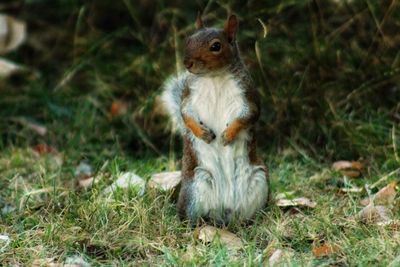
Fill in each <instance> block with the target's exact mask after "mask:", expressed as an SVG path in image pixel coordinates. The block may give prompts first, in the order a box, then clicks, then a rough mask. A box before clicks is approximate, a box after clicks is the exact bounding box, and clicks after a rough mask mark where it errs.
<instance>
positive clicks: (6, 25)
mask: <svg viewBox="0 0 400 267" xmlns="http://www.w3.org/2000/svg"><path fill="white" fill-rule="evenodd" d="M25 39H26V24H25V22H22V21H20V20H18V19H15V18H13V17H11V16H7V15H4V14H0V54H5V53H8V52H10V51H13V50H15V49H16V48H18V46H20V45H21V44H22V43H23V42H24V41H25Z"/></svg>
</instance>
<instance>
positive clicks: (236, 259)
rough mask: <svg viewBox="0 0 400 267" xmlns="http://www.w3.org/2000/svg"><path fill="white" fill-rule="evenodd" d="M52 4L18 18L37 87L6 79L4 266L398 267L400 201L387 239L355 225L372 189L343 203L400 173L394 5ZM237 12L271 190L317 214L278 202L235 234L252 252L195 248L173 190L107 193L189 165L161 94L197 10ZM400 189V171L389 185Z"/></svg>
mask: <svg viewBox="0 0 400 267" xmlns="http://www.w3.org/2000/svg"><path fill="white" fill-rule="evenodd" d="M16 2H20V3H22V2H24V1H22V0H21V1H16ZM49 2H50V1H46V0H42V1H26V3H25V6H23V7H21V8H20V10H16V9H18V7H12V8H10V11H9V12H14V13H16V14H18V15H19V16H20V17H21V18H22V19H25V20H26V21H27V22H28V25H29V36H30V39H29V41H28V42H27V43H26V44H25V45H24V46H23V47H22V48H21V49H20V50H18V51H16V52H13V53H11V54H9V55H7V58H10V59H12V60H15V61H17V62H20V63H23V64H25V65H27V66H29V67H30V68H32V69H33V70H35V71H36V72H37V73H38V74H39V76H35V75H32V76H27V77H26V76H24V77H13V78H12V79H9V80H6V81H0V188H1V190H0V208H3V207H6V206H11V207H14V208H15V211H12V212H10V213H8V214H2V213H0V234H7V235H8V236H9V237H10V238H11V244H10V245H9V246H8V247H7V248H6V249H5V250H4V252H1V253H0V265H5V266H12V265H22V266H30V265H32V264H33V263H37V264H39V265H43V266H45V261H46V259H52V261H53V262H59V263H63V262H65V260H66V259H67V258H69V257H71V256H73V255H80V256H81V257H82V258H84V259H85V260H86V261H87V262H89V263H91V264H93V265H94V266H97V265H109V266H110V265H113V266H115V265H118V266H119V265H163V266H165V265H190V266H195V265H214V266H228V265H229V266H231V265H233V266H243V265H246V266H261V265H263V262H265V261H266V260H267V259H268V257H269V256H270V254H271V252H272V251H273V250H274V249H277V248H280V249H282V250H284V251H286V252H287V255H288V256H287V257H286V258H285V262H286V264H287V265H288V266H331V265H340V266H399V265H400V254H399V251H400V231H399V226H398V220H399V215H400V213H399V200H398V199H397V200H396V202H395V204H394V206H393V207H392V208H391V210H392V212H393V218H394V219H395V220H397V225H392V226H376V225H371V224H364V223H361V222H359V221H358V220H357V219H356V218H355V215H356V214H357V213H358V212H359V211H360V210H361V209H362V206H361V205H360V203H359V201H360V200H361V199H363V198H364V197H366V196H367V194H366V193H365V192H362V193H341V192H340V188H343V187H345V186H350V184H351V185H353V186H358V187H363V186H364V185H365V184H370V185H371V184H373V183H374V182H375V181H377V180H379V179H380V178H381V177H383V176H384V175H386V174H388V173H390V172H392V171H393V170H396V169H398V168H400V160H399V155H400V149H399V148H400V140H399V136H400V132H399V118H400V115H399V110H400V109H399V103H400V95H399V88H400V82H399V81H400V79H399V77H400V76H399V73H400V65H399V64H400V60H399V58H400V56H399V55H400V54H399V51H398V47H399V46H400V39H399V38H398V31H397V29H398V27H399V18H400V8H399V7H398V5H392V4H390V3H385V4H378V3H375V1H352V2H350V1H347V2H346V3H345V4H335V3H334V2H333V1H329V2H328V1H326V2H322V1H300V0H299V1H268V3H263V1H234V0H232V1H198V2H191V3H190V4H187V3H186V2H185V3H186V4H185V5H184V4H182V3H183V2H182V1H179V0H174V1H157V3H156V4H153V5H146V2H147V1H139V2H140V3H138V1H128V0H127V1H79V0H74V1H57V2H56V1H51V2H52V3H51V4H49ZM229 8H230V9H232V10H233V11H236V13H237V14H238V16H239V18H240V33H239V40H240V44H241V47H242V51H243V57H244V59H245V61H246V64H247V65H248V66H249V68H250V70H251V72H252V75H253V77H254V79H255V82H256V84H257V88H258V90H259V92H260V94H261V95H262V99H261V100H262V103H263V113H262V117H261V121H260V123H259V126H260V127H259V132H258V137H259V138H258V139H259V143H260V148H259V151H260V154H261V155H262V156H263V158H264V159H265V161H266V163H267V164H268V166H269V168H270V173H271V183H272V189H273V192H274V194H277V193H282V192H291V191H294V193H293V195H294V196H295V197H303V196H304V197H308V198H310V199H312V200H314V201H315V202H316V203H317V207H316V208H315V209H299V210H293V209H291V210H285V209H281V208H278V207H276V206H274V205H271V206H270V207H268V208H267V209H265V210H264V211H262V212H260V213H259V214H258V215H257V217H256V218H255V222H254V224H252V225H232V226H230V228H229V230H230V231H232V232H234V233H236V234H237V235H238V236H239V237H240V238H241V239H242V240H243V242H244V249H243V250H241V251H239V252H238V253H237V254H232V253H231V252H230V251H229V249H228V248H227V247H225V246H224V245H222V244H220V243H219V242H218V241H216V242H213V243H212V244H203V243H202V242H201V241H199V240H197V239H196V238H195V233H194V231H193V229H192V228H190V227H188V225H187V224H186V223H185V222H182V221H180V220H179V219H178V217H177V213H176V210H175V205H174V197H173V194H172V192H161V191H158V190H155V189H151V188H148V189H146V193H145V194H144V196H139V195H138V194H137V192H136V191H135V190H134V189H129V190H119V191H118V192H116V193H115V194H114V195H113V196H112V197H109V196H107V195H104V194H102V191H103V190H104V189H105V188H106V187H107V186H108V185H110V184H111V183H112V182H113V181H114V180H115V179H116V178H117V177H118V175H119V174H120V173H121V172H125V171H133V172H135V173H137V174H138V175H140V176H141V177H143V178H144V179H149V177H150V176H151V174H153V173H156V172H160V171H165V170H175V169H179V168H180V162H179V157H180V153H181V152H180V148H181V144H180V139H179V138H178V137H176V136H171V134H170V130H169V125H168V123H167V120H166V118H165V116H164V115H163V113H162V112H161V111H160V109H159V103H158V102H157V101H158V100H157V96H158V95H159V93H160V87H161V84H162V82H163V81H164V79H165V78H166V77H168V76H169V75H170V74H171V73H174V72H175V71H176V68H177V65H179V64H176V63H175V61H177V62H178V63H179V62H180V60H181V57H182V55H181V52H180V51H182V46H183V44H184V42H183V39H184V37H185V35H187V34H190V32H192V30H193V24H192V22H193V18H194V17H195V15H196V13H197V10H204V9H206V11H207V12H206V13H207V14H206V21H207V23H208V24H209V25H210V24H215V25H222V23H223V18H225V17H226V9H229ZM6 11H7V10H6ZM17 11H18V12H17ZM39 11H40V14H42V15H41V16H40V17H38V15H37V14H39ZM7 12H8V11H7ZM60 18H65V19H60ZM258 19H260V20H261V21H262V22H263V23H264V24H265V25H266V27H267V29H268V34H267V37H266V38H264V37H263V33H264V32H263V27H262V25H261V23H260V21H259V20H258ZM256 42H257V46H258V50H256V49H255V43H256ZM38 44H40V45H38ZM172 63H173V64H172ZM114 101H122V102H124V103H126V104H127V112H126V113H125V114H122V115H121V116H117V117H114V118H113V117H111V116H110V107H111V104H112V103H113V102H114ZM24 120H25V121H29V122H33V123H36V124H39V125H42V126H45V127H46V128H47V134H46V135H44V136H41V135H38V134H37V133H36V132H35V131H32V130H31V129H30V128H29V127H27V124H26V123H23V122H21V121H24ZM37 144H48V145H50V146H52V147H54V148H56V149H57V150H58V151H59V152H60V154H61V155H62V163H61V164H60V161H57V159H56V158H55V157H54V155H52V154H49V155H43V156H40V157H38V156H37V155H35V154H34V153H33V152H32V148H33V147H34V146H35V145H37ZM341 159H346V160H360V161H362V162H363V163H364V164H365V166H366V168H365V170H363V176H362V177H361V178H356V179H345V178H344V177H342V176H341V175H340V174H338V173H335V172H333V171H331V164H332V163H333V162H334V161H336V160H341ZM82 161H86V162H88V163H89V164H90V165H91V166H92V167H93V170H94V172H95V174H96V177H98V181H99V182H98V183H96V184H95V185H94V186H93V187H92V188H90V189H88V190H81V189H79V188H78V187H77V182H78V178H77V177H75V175H74V171H75V169H76V167H77V166H78V165H79V163H80V162H82ZM398 179H399V174H398V173H397V174H395V175H393V176H390V177H389V178H388V179H387V181H384V182H383V183H381V184H380V185H379V186H378V187H379V188H381V187H383V186H384V185H385V184H387V183H389V182H391V181H398ZM375 190H377V189H375ZM374 192H375V191H374ZM374 192H372V193H374ZM0 242H1V241H0ZM324 243H329V244H335V245H336V246H338V247H339V250H338V251H337V252H336V253H333V254H331V255H329V256H327V257H321V258H317V257H315V256H314V254H313V252H312V249H313V248H314V247H316V246H319V245H322V244H324ZM1 247H2V243H0V248H1ZM193 248H195V249H196V252H195V253H194V255H192V258H190V257H189V256H188V255H190V254H193V253H189V252H187V251H191V250H193Z"/></svg>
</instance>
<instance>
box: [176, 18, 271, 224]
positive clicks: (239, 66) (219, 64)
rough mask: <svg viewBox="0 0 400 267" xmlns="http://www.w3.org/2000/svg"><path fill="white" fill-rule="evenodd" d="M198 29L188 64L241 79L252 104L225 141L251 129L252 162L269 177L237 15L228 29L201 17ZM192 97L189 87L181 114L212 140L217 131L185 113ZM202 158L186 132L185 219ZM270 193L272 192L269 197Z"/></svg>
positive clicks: (197, 134)
mask: <svg viewBox="0 0 400 267" xmlns="http://www.w3.org/2000/svg"><path fill="white" fill-rule="evenodd" d="M196 28H197V31H196V33H195V34H193V35H192V36H190V37H189V38H188V39H187V42H186V51H185V52H186V54H185V59H184V64H185V66H186V67H187V69H188V70H189V71H190V72H191V73H193V74H195V75H197V74H198V75H201V74H205V73H212V72H215V73H216V74H215V75H218V71H219V70H228V71H230V72H231V73H232V75H233V76H234V77H235V78H236V79H237V80H238V81H239V85H240V86H241V87H242V88H243V89H244V91H245V96H246V100H247V105H248V107H249V112H248V114H247V115H246V116H244V117H240V118H237V119H236V120H234V121H233V122H232V123H230V125H229V126H228V127H227V129H226V130H225V131H224V132H223V134H222V135H223V136H222V139H223V142H224V144H228V143H230V142H233V141H234V140H235V138H236V136H237V135H238V133H239V132H240V131H242V130H244V129H245V130H247V131H249V137H250V138H249V141H248V156H249V161H250V163H251V164H253V165H257V166H262V167H263V169H264V171H265V173H266V177H267V180H268V181H269V179H268V169H267V167H266V166H265V164H264V162H263V161H262V160H261V159H260V158H259V157H258V156H257V151H256V150H257V143H256V137H255V130H254V128H255V127H254V125H255V124H256V122H257V120H258V118H259V116H260V103H259V96H258V92H257V91H256V90H255V88H254V86H253V81H252V79H251V76H250V74H249V73H248V71H247V69H246V67H245V66H244V64H243V63H242V61H241V58H240V54H239V50H238V47H237V44H236V38H235V36H236V33H237V30H238V22H237V19H236V17H235V16H230V17H229V18H228V20H227V22H226V23H225V26H224V29H223V30H222V29H215V28H205V27H204V23H203V21H202V20H201V17H200V16H198V18H197V20H196ZM216 41H218V42H220V43H221V50H220V51H210V46H211V45H212V44H213V43H214V42H216ZM189 96H190V90H189V88H186V89H185V90H184V91H183V95H182V103H181V114H182V118H183V121H184V124H185V125H186V127H187V128H188V129H189V130H190V131H191V132H192V133H193V135H194V136H195V137H197V138H200V139H202V140H203V141H205V142H207V143H209V142H211V141H212V140H213V139H214V138H215V135H214V133H213V132H212V131H211V130H210V129H208V128H207V127H206V126H204V125H203V124H202V123H201V122H199V121H196V119H195V118H193V117H192V116H191V115H190V114H186V113H185V106H186V105H187V103H188V99H189ZM198 164H199V163H198V157H197V155H196V153H195V151H194V150H193V144H192V142H191V140H190V137H189V136H188V135H187V134H184V135H183V159H182V177H183V180H182V187H181V190H180V193H179V200H178V204H177V207H178V211H179V214H180V216H181V218H184V217H185V216H186V210H187V208H188V203H189V201H190V198H191V194H193V193H195V192H189V191H188V190H189V186H190V183H191V182H192V181H193V178H194V175H195V169H196V167H197V166H198ZM269 195H270V194H268V196H269Z"/></svg>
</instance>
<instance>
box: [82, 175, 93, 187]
mask: <svg viewBox="0 0 400 267" xmlns="http://www.w3.org/2000/svg"><path fill="white" fill-rule="evenodd" d="M93 181H94V178H93V177H89V178H84V179H81V180H79V181H78V186H79V187H80V188H88V187H90V186H92V184H93Z"/></svg>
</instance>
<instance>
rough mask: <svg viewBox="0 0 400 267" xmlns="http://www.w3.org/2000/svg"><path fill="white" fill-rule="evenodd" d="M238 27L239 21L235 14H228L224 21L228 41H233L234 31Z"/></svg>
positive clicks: (235, 31)
mask: <svg viewBox="0 0 400 267" xmlns="http://www.w3.org/2000/svg"><path fill="white" fill-rule="evenodd" d="M238 28H239V22H238V20H237V18H236V16H235V15H230V16H229V17H228V20H227V21H226V22H225V26H224V32H225V33H226V35H227V36H228V41H229V42H233V41H234V40H235V37H236V33H237V31H238Z"/></svg>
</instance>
